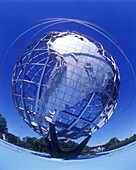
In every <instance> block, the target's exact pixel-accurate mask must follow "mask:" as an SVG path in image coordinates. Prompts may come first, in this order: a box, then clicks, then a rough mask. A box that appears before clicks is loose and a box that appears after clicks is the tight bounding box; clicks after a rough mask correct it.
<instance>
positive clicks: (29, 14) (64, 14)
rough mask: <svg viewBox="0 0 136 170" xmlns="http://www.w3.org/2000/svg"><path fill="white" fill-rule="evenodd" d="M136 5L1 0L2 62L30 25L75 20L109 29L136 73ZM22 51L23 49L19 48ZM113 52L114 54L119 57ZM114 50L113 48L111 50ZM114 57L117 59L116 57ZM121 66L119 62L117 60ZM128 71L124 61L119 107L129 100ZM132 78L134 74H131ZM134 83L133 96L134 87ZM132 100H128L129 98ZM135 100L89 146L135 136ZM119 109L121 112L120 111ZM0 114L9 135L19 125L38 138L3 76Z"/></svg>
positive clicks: (11, 59)
mask: <svg viewBox="0 0 136 170" xmlns="http://www.w3.org/2000/svg"><path fill="white" fill-rule="evenodd" d="M135 9H136V2H135V1H117V0H116V1H110V0H109V1H104V0H103V1H102V0H97V1H91V0H90V1H89V0H88V1H87V0H86V1H76V0H75V1H72V0H70V1H67V0H65V1H62V0H61V1H58V0H54V1H36V0H35V1H32V0H31V1H23V0H22V1H1V0H0V63H2V60H3V56H4V54H5V52H6V50H7V48H8V47H9V45H10V44H11V43H12V42H13V41H14V40H15V38H16V37H17V36H19V35H20V34H21V33H22V32H23V31H24V30H25V29H26V27H27V26H28V25H30V24H32V23H34V22H36V21H38V20H40V19H44V18H54V17H55V18H56V17H60V18H74V19H82V20H86V21H89V22H92V23H94V24H97V25H99V26H101V27H102V28H104V29H105V30H107V31H108V32H109V33H110V34H111V35H112V36H113V37H114V38H115V39H116V40H117V41H118V43H119V44H120V46H121V47H122V49H123V50H124V52H125V54H126V55H127V57H128V59H129V60H130V62H131V64H132V66H133V68H134V71H135V73H136V68H135V64H136V57H135V41H136V40H135V39H136V32H135V30H136V10H135ZM19 44H21V43H19ZM18 48H20V47H18ZM106 48H107V49H108V50H111V51H112V50H113V51H112V55H114V54H117V55H119V54H118V52H116V51H114V49H110V46H108V47H106ZM112 48H113V47H112ZM16 54H17V51H16V50H15V49H14V48H13V49H11V51H10V53H9V55H8V56H7V58H6V60H5V61H6V63H5V64H4V74H3V75H4V79H6V84H7V86H8V88H9V89H10V88H11V87H10V81H11V75H12V69H13V67H14V64H15V62H16V60H17V55H16ZM113 57H114V56H113ZM116 60H117V62H118V63H119V66H120V64H121V63H120V60H118V59H117V58H116ZM127 75H128V71H127V68H126V63H125V61H124V64H123V68H122V72H121V76H122V82H121V91H120V97H119V104H118V107H119V108H120V107H121V105H122V104H123V103H124V102H125V101H128V99H125V93H126V92H127V89H128V82H129V79H128V78H127ZM131 77H132V73H131ZM132 83H133V81H131V89H130V98H131V97H132V95H131V93H133V92H134V86H133V85H132ZM128 98H129V97H128ZM135 103H136V99H135V100H134V102H133V104H132V105H131V106H130V107H129V109H127V110H126V111H124V112H122V113H120V114H118V116H116V118H114V119H113V120H112V121H110V122H109V123H108V124H107V125H105V126H104V127H102V128H101V129H100V130H99V131H97V132H95V133H94V134H93V135H92V139H91V140H90V142H89V145H96V144H100V143H105V142H107V141H108V140H109V139H110V138H111V137H113V136H115V135H116V136H117V137H118V138H119V139H120V140H121V139H124V138H126V137H129V136H131V135H133V134H134V133H136V123H135V122H136V113H135V110H136V104H135ZM117 110H118V109H117ZM0 113H2V114H3V116H4V117H5V118H6V119H7V122H8V129H9V132H12V133H14V134H16V135H19V131H20V126H22V129H21V133H20V134H21V137H22V136H26V135H29V136H34V135H35V136H37V137H39V135H37V134H36V133H35V132H33V131H32V130H30V128H29V127H28V126H27V125H26V124H25V123H24V122H23V120H21V118H20V116H19V114H18V113H17V111H16V109H15V107H14V104H13V101H12V96H11V95H10V94H9V93H8V91H7V89H6V88H5V86H4V84H3V81H2V76H0Z"/></svg>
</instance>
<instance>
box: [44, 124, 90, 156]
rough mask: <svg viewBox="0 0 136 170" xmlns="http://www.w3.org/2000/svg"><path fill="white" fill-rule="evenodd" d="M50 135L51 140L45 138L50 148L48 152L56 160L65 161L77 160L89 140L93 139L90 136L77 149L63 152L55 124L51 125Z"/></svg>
mask: <svg viewBox="0 0 136 170" xmlns="http://www.w3.org/2000/svg"><path fill="white" fill-rule="evenodd" d="M49 128H50V135H51V140H49V139H48V138H45V140H46V145H47V148H48V151H49V153H50V155H51V156H52V157H54V158H64V159H73V158H76V157H77V156H78V155H79V154H80V152H81V151H82V150H83V148H84V147H85V145H86V144H87V143H88V141H89V139H90V138H91V135H88V136H87V137H86V138H85V139H84V140H83V141H82V142H81V143H80V144H79V145H78V146H77V147H75V148H74V149H73V150H71V151H62V150H61V149H60V147H59V143H58V139H57V135H56V130H55V124H52V123H50V124H49Z"/></svg>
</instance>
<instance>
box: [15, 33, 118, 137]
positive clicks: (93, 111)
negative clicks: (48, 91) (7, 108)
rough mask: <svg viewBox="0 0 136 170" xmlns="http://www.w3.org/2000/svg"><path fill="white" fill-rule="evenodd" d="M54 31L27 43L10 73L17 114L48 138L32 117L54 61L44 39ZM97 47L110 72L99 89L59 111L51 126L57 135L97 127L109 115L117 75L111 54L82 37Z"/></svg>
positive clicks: (46, 130) (75, 134) (76, 133)
mask: <svg viewBox="0 0 136 170" xmlns="http://www.w3.org/2000/svg"><path fill="white" fill-rule="evenodd" d="M57 34H58V32H50V33H47V34H45V35H44V36H43V37H42V38H41V39H39V40H37V41H35V42H34V43H33V44H31V45H30V46H28V47H27V49H26V50H25V51H24V52H23V53H22V55H21V57H20V58H19V60H18V61H17V63H16V65H15V67H14V70H13V75H12V94H13V99H14V103H15V106H16V108H17V110H18V112H19V114H20V116H21V118H22V119H23V120H24V121H25V122H26V123H27V124H28V125H29V126H30V127H31V128H32V129H33V130H34V131H36V132H37V133H39V134H40V135H43V136H46V137H48V138H50V132H49V127H48V126H47V125H43V126H40V125H39V124H38V123H37V120H36V113H37V103H38V100H39V99H40V97H41V94H42V91H43V88H44V87H45V86H46V83H47V81H48V79H49V76H50V74H51V72H52V69H53V68H54V65H55V62H54V61H53V60H52V59H51V58H50V57H49V55H48V50H47V42H48V41H49V39H50V38H51V37H52V36H56V35H57ZM86 38H87V39H88V40H89V41H90V42H92V43H94V44H95V45H96V46H97V47H98V48H99V53H100V54H101V55H103V56H104V58H105V60H106V61H107V62H108V63H109V65H110V66H111V68H112V71H113V73H114V77H113V78H112V79H111V80H109V81H108V84H107V86H106V88H105V90H104V91H103V92H102V93H90V94H88V96H87V98H86V99H84V100H82V101H81V102H79V103H77V104H76V105H74V106H73V107H69V106H66V108H65V110H63V111H61V112H59V115H58V117H57V120H56V123H55V126H56V131H57V136H58V138H60V139H77V138H79V137H82V136H87V135H88V134H91V133H93V132H95V131H96V130H98V129H99V128H101V127H102V126H103V125H104V124H105V123H106V122H107V121H108V120H109V118H110V117H111V115H112V114H113V111H114V109H115V108H116V105H117V97H118V94H119V86H120V76H119V71H118V68H117V67H116V64H115V62H114V60H113V59H112V56H111V55H110V54H109V53H108V52H106V51H105V50H104V48H103V46H102V45H101V44H100V43H99V42H97V41H95V40H93V39H91V38H89V37H86Z"/></svg>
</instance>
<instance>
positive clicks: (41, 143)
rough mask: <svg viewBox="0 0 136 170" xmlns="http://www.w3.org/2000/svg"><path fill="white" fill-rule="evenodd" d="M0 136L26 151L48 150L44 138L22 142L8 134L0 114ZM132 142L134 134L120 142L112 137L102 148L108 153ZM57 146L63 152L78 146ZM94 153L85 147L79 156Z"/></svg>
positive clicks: (69, 144)
mask: <svg viewBox="0 0 136 170" xmlns="http://www.w3.org/2000/svg"><path fill="white" fill-rule="evenodd" d="M0 134H1V135H0V138H3V136H2V134H6V139H7V141H8V142H10V143H12V144H14V145H17V146H20V147H23V148H26V149H30V150H33V151H38V152H42V153H48V149H47V147H46V141H45V138H44V137H41V138H40V139H37V138H36V137H29V136H26V137H24V138H23V139H22V140H20V138H19V137H17V136H15V135H14V134H12V133H9V132H8V128H7V121H6V119H5V118H4V117H3V116H2V115H1V114H0ZM134 141H136V134H134V135H133V136H131V137H130V138H126V139H125V140H122V141H119V140H118V139H117V138H116V137H114V138H112V139H111V140H110V141H109V142H107V143H106V144H104V145H102V146H103V147H104V151H109V150H112V149H116V148H120V147H122V146H125V145H127V144H129V143H131V142H134ZM59 145H60V148H61V149H62V150H63V151H69V150H72V149H73V148H75V147H76V146H77V145H78V143H76V142H74V141H67V142H64V141H59ZM96 152H97V151H93V150H92V148H91V147H89V146H85V147H84V149H83V150H82V152H81V155H87V154H94V153H96Z"/></svg>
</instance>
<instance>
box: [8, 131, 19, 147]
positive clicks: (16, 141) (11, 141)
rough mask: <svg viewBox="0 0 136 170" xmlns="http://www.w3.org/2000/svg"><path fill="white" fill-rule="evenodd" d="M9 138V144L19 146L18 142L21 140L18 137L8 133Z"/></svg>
mask: <svg viewBox="0 0 136 170" xmlns="http://www.w3.org/2000/svg"><path fill="white" fill-rule="evenodd" d="M7 138H8V142H10V143H12V144H15V145H17V143H18V140H19V139H18V137H17V136H15V135H13V134H12V133H8V137H7Z"/></svg>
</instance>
